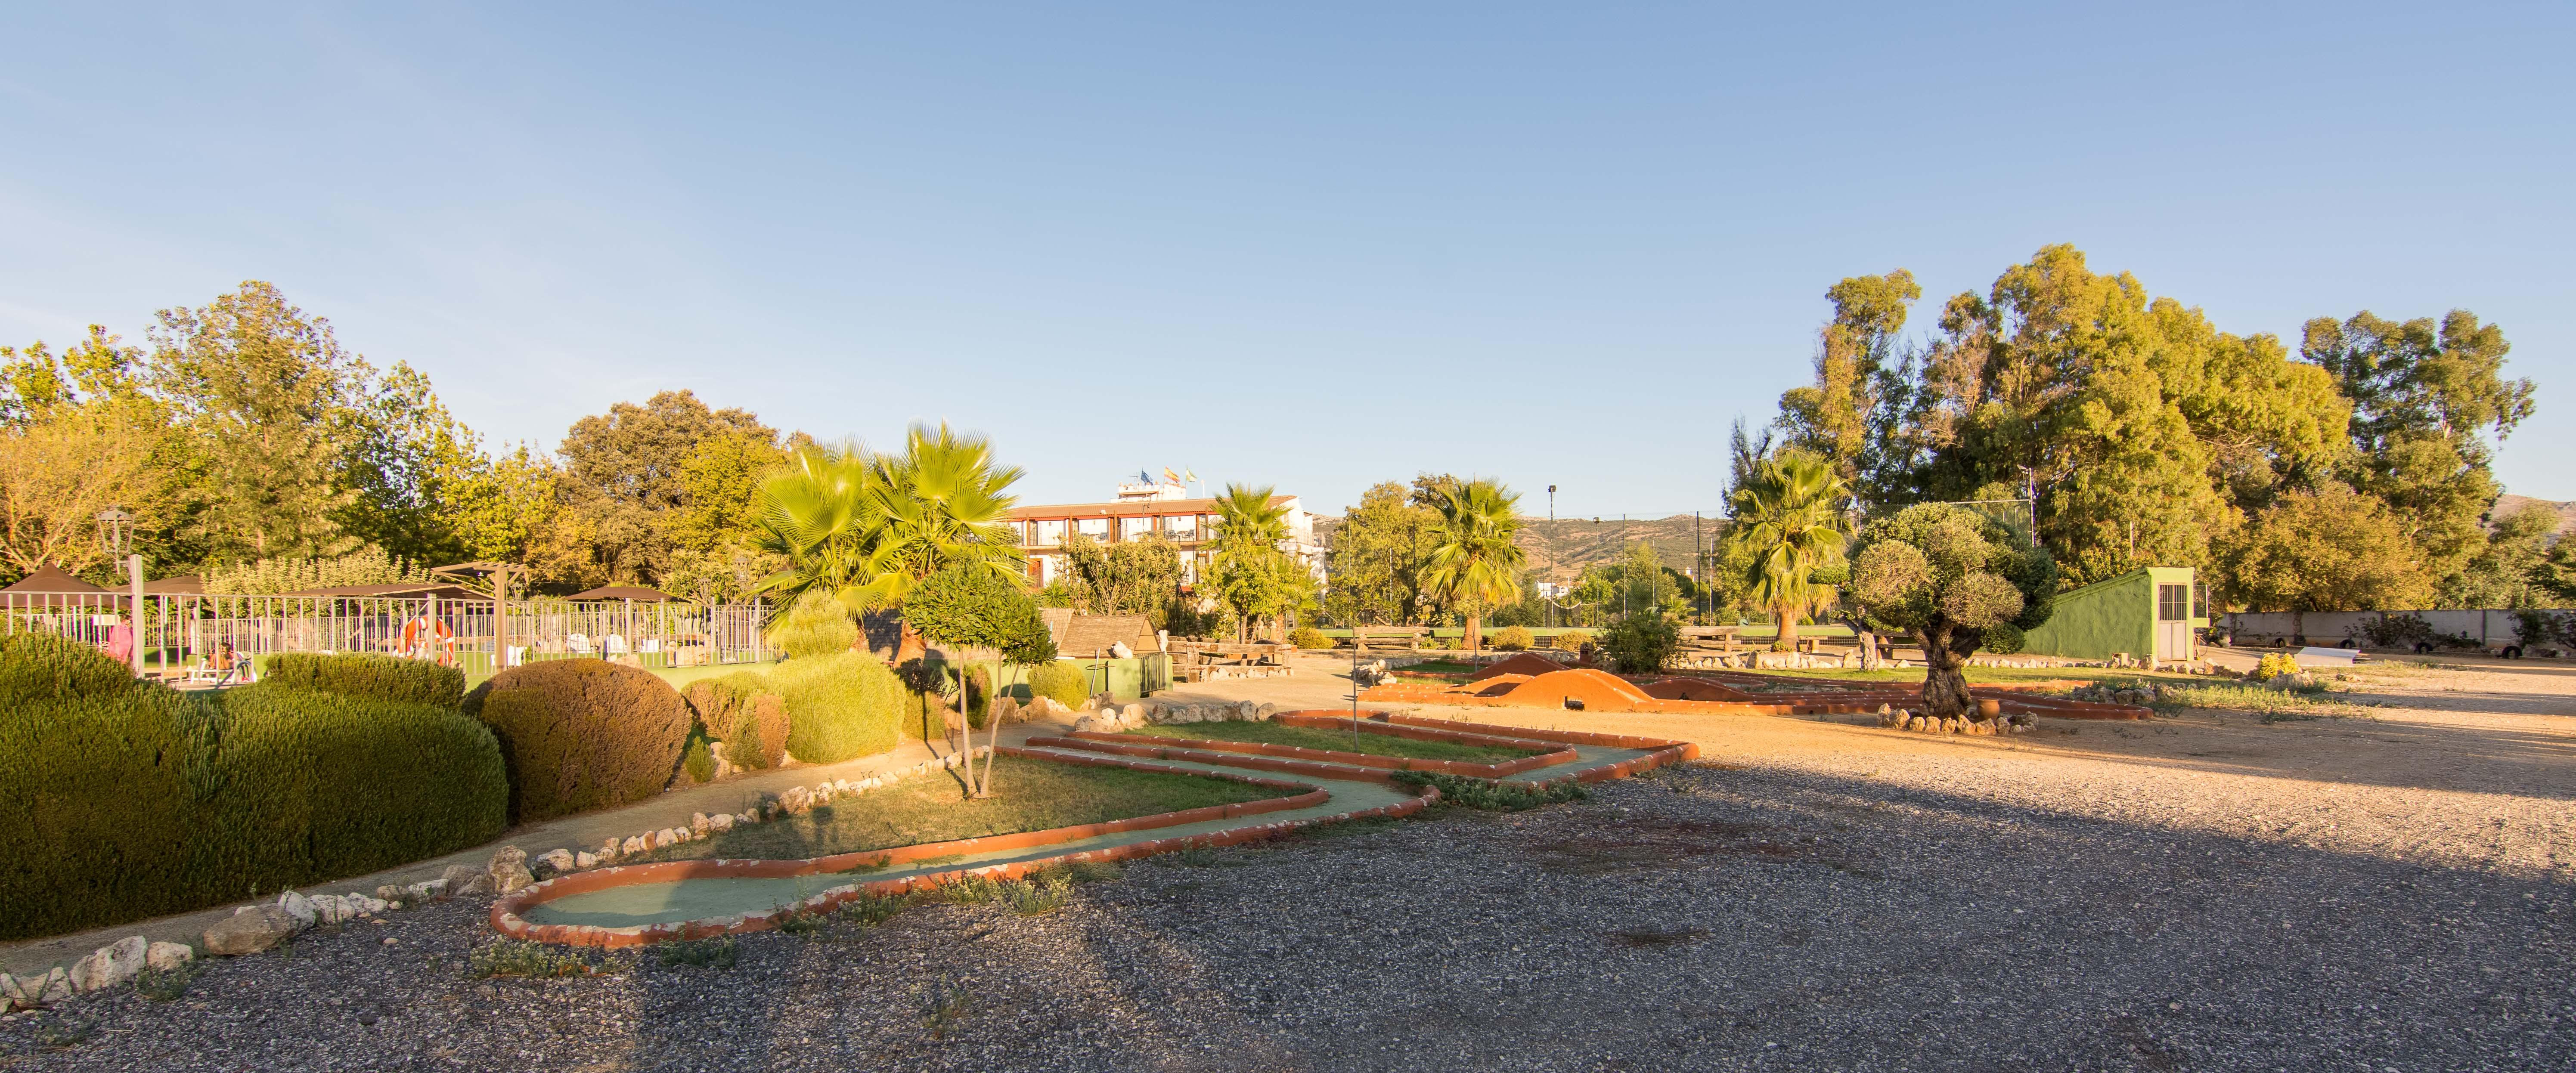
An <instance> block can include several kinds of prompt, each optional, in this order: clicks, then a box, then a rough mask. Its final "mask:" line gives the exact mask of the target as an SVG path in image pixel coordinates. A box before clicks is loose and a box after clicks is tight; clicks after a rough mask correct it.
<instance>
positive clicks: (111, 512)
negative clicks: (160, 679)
mask: <svg viewBox="0 0 2576 1073" xmlns="http://www.w3.org/2000/svg"><path fill="white" fill-rule="evenodd" d="M133 544H134V516H133V515H131V514H127V513H126V512H125V510H124V509H123V508H121V507H109V508H107V509H106V510H103V511H100V512H98V546H99V548H100V550H102V551H105V552H107V556H108V558H110V559H121V560H123V562H124V564H125V575H126V584H127V587H128V589H129V596H130V599H129V602H128V604H127V607H128V608H129V609H130V610H131V615H130V617H129V622H128V625H127V627H126V628H127V630H128V631H129V632H130V633H131V635H132V636H133V638H134V643H133V645H132V646H131V647H129V648H128V649H127V650H126V661H127V663H128V664H129V665H130V666H131V668H132V670H133V671H134V676H135V677H137V678H141V677H143V557H142V556H140V555H134V554H130V552H131V551H132V549H133Z"/></svg>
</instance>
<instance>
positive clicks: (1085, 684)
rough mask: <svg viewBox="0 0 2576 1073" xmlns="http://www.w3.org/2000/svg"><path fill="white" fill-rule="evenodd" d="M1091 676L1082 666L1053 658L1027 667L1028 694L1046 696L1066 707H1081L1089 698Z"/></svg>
mask: <svg viewBox="0 0 2576 1073" xmlns="http://www.w3.org/2000/svg"><path fill="white" fill-rule="evenodd" d="M1090 683H1091V678H1090V676H1089V675H1086V674H1084V673H1082V668H1081V667H1078V666H1075V665H1074V664H1073V663H1071V662H1068V661H1065V660H1054V661H1052V662H1047V663H1041V664H1038V665H1037V666H1035V667H1031V668H1029V695H1030V696H1031V697H1046V698H1048V699H1050V700H1053V701H1055V702H1056V703H1058V704H1061V705H1064V706H1065V707H1067V708H1079V707H1082V702H1083V701H1085V700H1088V699H1090V696H1091V694H1090V692H1089V690H1090V688H1091V685H1090Z"/></svg>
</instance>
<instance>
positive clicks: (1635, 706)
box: [1507, 669, 1654, 712]
mask: <svg viewBox="0 0 2576 1073" xmlns="http://www.w3.org/2000/svg"><path fill="white" fill-rule="evenodd" d="M1507 695H1508V696H1509V697H1510V698H1511V699H1512V701H1513V702H1514V703H1520V704H1535V705H1538V706H1541V707H1548V708H1554V707H1559V706H1562V705H1563V704H1564V702H1565V701H1567V700H1579V701H1582V702H1583V707H1584V709H1585V710H1587V711H1595V712H1617V711H1652V710H1653V709H1652V708H1651V707H1645V706H1648V705H1652V704H1653V703H1654V698H1653V697H1649V696H1647V695H1646V694H1645V693H1644V692H1643V691H1642V690H1639V689H1638V688H1637V687H1635V686H1632V685H1629V684H1628V683H1627V682H1626V681H1623V680H1621V679H1620V678H1619V677H1618V676H1617V675H1614V674H1611V673H1610V672H1608V671H1595V670H1589V669H1577V670H1570V671H1549V672H1548V673H1546V674H1542V675H1539V676H1538V677H1536V678H1532V679H1530V680H1529V681H1526V682H1523V683H1521V684H1519V685H1517V686H1513V687H1512V690H1511V692H1510V693H1509V694H1507Z"/></svg>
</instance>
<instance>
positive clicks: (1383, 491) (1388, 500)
mask: <svg viewBox="0 0 2576 1073" xmlns="http://www.w3.org/2000/svg"><path fill="white" fill-rule="evenodd" d="M1409 495H1410V493H1409V492H1408V491H1407V489H1406V488H1405V486H1404V485H1401V484H1397V483H1395V482H1393V481H1385V482H1381V483H1379V484H1376V485H1372V486H1371V487H1370V488H1369V489H1368V491H1366V492H1363V493H1361V494H1360V501H1359V503H1358V505H1356V506H1353V507H1351V508H1350V509H1349V510H1348V511H1347V512H1345V513H1344V515H1343V517H1342V521H1341V524H1339V525H1336V526H1334V527H1333V532H1332V537H1331V541H1330V547H1329V548H1328V549H1327V550H1326V553H1325V554H1326V559H1325V562H1326V564H1327V569H1328V570H1329V571H1330V573H1331V577H1332V585H1331V587H1330V588H1329V589H1327V590H1326V592H1325V594H1324V613H1325V614H1327V615H1330V616H1332V619H1333V621H1335V622H1341V623H1345V624H1367V625H1385V624H1391V623H1418V622H1421V621H1423V620H1424V617H1425V616H1426V615H1427V613H1428V612H1429V610H1430V608H1429V606H1428V604H1429V601H1428V600H1427V599H1426V597H1425V594H1424V592H1423V586H1422V568H1423V566H1424V565H1425V564H1426V563H1428V562H1429V561H1430V559H1431V549H1432V548H1433V547H1435V546H1437V545H1438V542H1439V532H1440V513H1439V512H1438V511H1436V510H1433V509H1431V508H1430V507H1427V506H1422V505H1419V504H1416V503H1413V502H1411V501H1410V500H1409V498H1408V497H1409Z"/></svg>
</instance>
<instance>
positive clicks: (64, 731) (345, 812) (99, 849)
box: [0, 637, 508, 939]
mask: <svg viewBox="0 0 2576 1073" xmlns="http://www.w3.org/2000/svg"><path fill="white" fill-rule="evenodd" d="M501 773H502V768H501V757H500V751H499V747H498V746H497V745H496V744H495V743H494V741H493V740H492V736H491V735H490V734H489V733H487V732H485V731H484V730H483V728H481V727H480V726H477V725H475V724H474V723H473V722H472V721H470V720H468V719H466V718H465V717H464V716H462V715H460V714H459V713H457V712H456V711H454V710H452V709H441V708H436V707H432V706H427V705H415V704H404V703H399V702H391V701H382V700H371V699H365V698H354V697H345V696H334V695H330V694H323V693H316V692H313V691H311V690H302V689H293V688H289V687H285V686H282V685H279V684H275V683H265V684H262V685H258V686H249V687H244V688H241V689H237V690H233V691H230V692H229V693H228V694H225V695H223V696H222V697H221V698H220V700H218V699H216V698H215V697H214V696H213V695H209V694H184V693H179V692H176V691H173V690H171V689H168V688H165V687H163V686H160V685H155V684H150V683H144V682H137V681H135V680H134V679H132V678H130V677H127V676H126V671H125V669H124V668H123V667H122V666H121V665H119V664H118V663H116V662H115V661H114V660H110V659H108V658H107V657H105V656H103V655H101V654H99V653H98V652H96V651H94V650H91V649H89V648H88V647H86V646H83V645H78V644H72V643H69V642H63V641H59V640H56V639H53V638H48V637H13V638H6V639H0V906H6V907H8V911H7V912H0V939H21V938H28V937H32V936H39V935H50V934H57V933H60V932H65V931H73V930H78V929H82V928H93V927H104V926H107V925H111V924H118V923H123V922H125V921H130V920H138V919H144V918H148V917H154V916H161V915H165V914H169V913H177V912H184V911H187V910H190V909H198V908H202V907H205V906H208V905H214V904H220V903H222V902H226V901H231V900H235V899H239V898H243V897H247V896H249V895H252V894H255V893H267V892H273V891H276V890H278V889H281V888H284V887H291V886H301V885H304V884H307V883H313V882H318V881H323V880H329V879H335V878H339V877H342V876H347V875H354V874H361V873H364V872H369V871H373V870H375V869H378V868H383V867H387V866H390V865H394V864H400V863H403V862H406V861H412V860H419V859H421V858H424V857H430V856H435V855H437V854H440V853H445V852H449V851H452V850H455V849H460V848H463V847H466V846H471V845H474V844H476V843H479V842H483V841H487V840H489V839H491V838H492V837H494V836H496V835H498V834H499V833H500V831H501V827H502V821H503V811H502V810H503V807H504V805H505V803H506V801H507V794H508V790H507V786H506V785H505V784H504V783H503V782H502V778H501Z"/></svg>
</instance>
